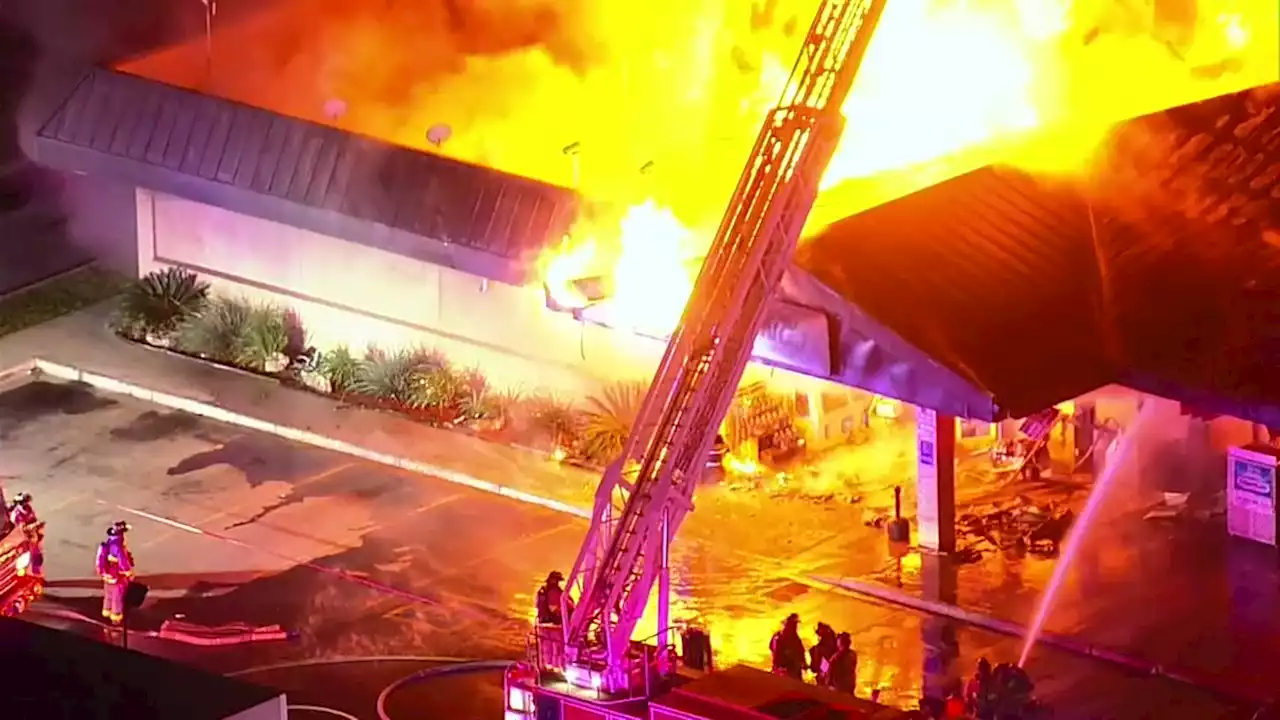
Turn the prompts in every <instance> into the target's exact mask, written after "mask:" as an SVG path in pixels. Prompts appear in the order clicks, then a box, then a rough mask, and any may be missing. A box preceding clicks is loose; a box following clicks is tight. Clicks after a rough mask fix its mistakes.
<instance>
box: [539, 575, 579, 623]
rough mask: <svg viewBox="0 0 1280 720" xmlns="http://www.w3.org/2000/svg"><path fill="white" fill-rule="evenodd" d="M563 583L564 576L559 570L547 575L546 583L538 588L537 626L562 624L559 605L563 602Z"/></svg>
mask: <svg viewBox="0 0 1280 720" xmlns="http://www.w3.org/2000/svg"><path fill="white" fill-rule="evenodd" d="M563 582H564V575H562V574H561V573H560V571H559V570H553V571H552V572H551V573H550V574H549V575H547V581H546V582H545V583H543V584H542V587H540V588H538V595H537V600H536V602H537V609H538V624H539V625H563V624H564V615H563V613H562V611H561V603H562V601H563V600H564V588H563V587H562V586H561V583H563ZM571 611H572V608H571Z"/></svg>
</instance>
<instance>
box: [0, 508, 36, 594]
mask: <svg viewBox="0 0 1280 720" xmlns="http://www.w3.org/2000/svg"><path fill="white" fill-rule="evenodd" d="M0 530H3V532H4V537H3V538H0V617H13V616H15V615H20V614H22V613H23V612H25V611H26V610H27V608H29V607H31V603H33V602H35V601H36V600H37V599H38V598H39V597H40V596H41V595H43V594H44V584H45V581H44V574H43V572H42V568H41V564H42V547H41V546H42V544H43V541H44V524H43V523H36V524H33V525H30V526H27V527H18V526H15V525H13V524H12V523H10V522H8V518H5V522H4V527H3V528H2V529H0Z"/></svg>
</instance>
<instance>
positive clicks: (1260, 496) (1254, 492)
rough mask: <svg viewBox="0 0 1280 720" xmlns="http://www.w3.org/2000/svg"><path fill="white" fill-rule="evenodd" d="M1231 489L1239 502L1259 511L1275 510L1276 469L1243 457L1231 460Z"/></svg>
mask: <svg viewBox="0 0 1280 720" xmlns="http://www.w3.org/2000/svg"><path fill="white" fill-rule="evenodd" d="M1231 487H1232V488H1234V489H1235V494H1236V497H1237V502H1240V503H1243V504H1245V505H1250V506H1252V507H1255V508H1259V509H1269V510H1274V509H1275V506H1276V503H1275V488H1276V468H1275V466H1274V465H1271V466H1267V465H1266V464H1264V463H1260V462H1257V461H1256V460H1251V459H1248V458H1243V457H1233V458H1231Z"/></svg>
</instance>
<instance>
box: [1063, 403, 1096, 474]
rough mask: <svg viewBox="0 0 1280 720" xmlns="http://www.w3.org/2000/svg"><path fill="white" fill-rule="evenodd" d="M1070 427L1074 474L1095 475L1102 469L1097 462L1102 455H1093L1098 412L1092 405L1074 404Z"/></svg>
mask: <svg viewBox="0 0 1280 720" xmlns="http://www.w3.org/2000/svg"><path fill="white" fill-rule="evenodd" d="M1071 425H1072V428H1071V431H1072V459H1073V461H1074V466H1075V467H1074V469H1075V471H1076V472H1081V473H1089V474H1090V475H1096V474H1097V473H1098V471H1100V470H1101V469H1102V467H1101V466H1100V465H1099V464H1098V462H1097V461H1098V458H1099V457H1100V456H1101V455H1102V453H1101V452H1098V453H1097V454H1095V449H1094V445H1096V444H1098V433H1097V431H1098V410H1097V408H1096V407H1095V406H1094V404H1093V403H1085V402H1078V403H1076V412H1075V415H1073V416H1072V418H1071Z"/></svg>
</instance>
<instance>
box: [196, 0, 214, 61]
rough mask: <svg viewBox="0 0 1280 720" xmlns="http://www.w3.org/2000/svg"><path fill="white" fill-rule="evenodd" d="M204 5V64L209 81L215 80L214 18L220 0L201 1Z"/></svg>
mask: <svg viewBox="0 0 1280 720" xmlns="http://www.w3.org/2000/svg"><path fill="white" fill-rule="evenodd" d="M200 2H202V3H204V63H205V72H207V73H208V75H209V80H210V81H212V80H213V16H214V15H216V14H217V13H218V0H200Z"/></svg>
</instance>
